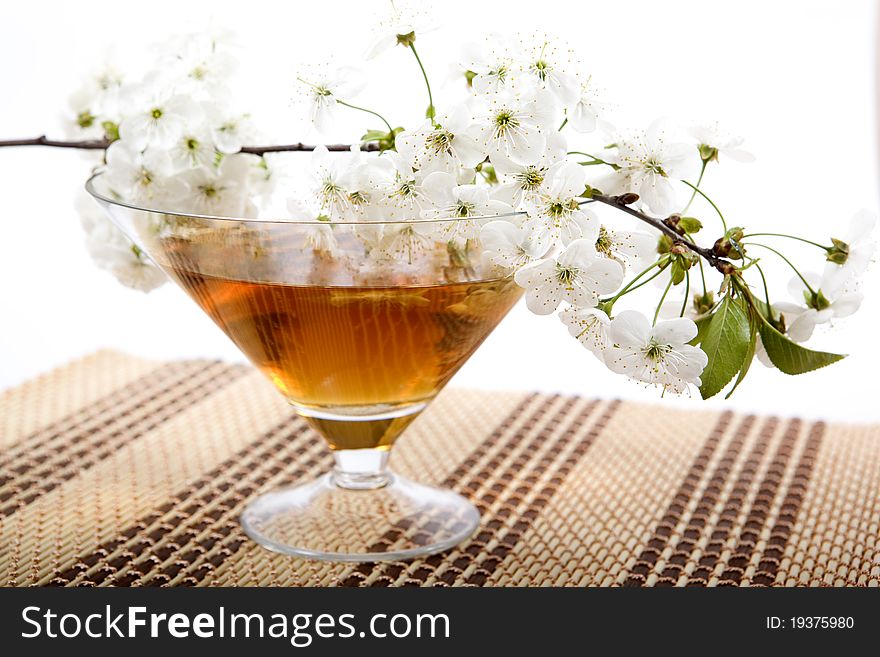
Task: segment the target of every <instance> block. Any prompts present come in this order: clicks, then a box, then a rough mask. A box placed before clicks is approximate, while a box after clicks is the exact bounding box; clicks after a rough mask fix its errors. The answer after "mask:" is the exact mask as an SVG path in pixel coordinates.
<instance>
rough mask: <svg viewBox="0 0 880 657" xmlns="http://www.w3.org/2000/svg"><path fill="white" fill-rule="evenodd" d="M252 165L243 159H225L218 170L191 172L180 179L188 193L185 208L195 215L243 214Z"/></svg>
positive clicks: (197, 169) (199, 169)
mask: <svg viewBox="0 0 880 657" xmlns="http://www.w3.org/2000/svg"><path fill="white" fill-rule="evenodd" d="M250 166H251V163H250V161H249V158H248V157H247V156H244V155H226V156H225V157H224V158H223V159H222V160H221V161H220V164H219V165H218V166H203V167H198V168H196V169H190V170H189V171H187V172H186V173H184V174H181V178H182V179H183V181H184V182H186V184H187V187H188V189H189V193H188V194H187V197H186V200H185V201H183V202H182V207H184V208H185V209H186V211H188V212H193V213H195V214H207V215H221V216H228V217H239V216H242V215H243V213H244V208H245V204H246V202H247V200H248V196H247V191H248V188H247V180H248V176H249V174H250Z"/></svg>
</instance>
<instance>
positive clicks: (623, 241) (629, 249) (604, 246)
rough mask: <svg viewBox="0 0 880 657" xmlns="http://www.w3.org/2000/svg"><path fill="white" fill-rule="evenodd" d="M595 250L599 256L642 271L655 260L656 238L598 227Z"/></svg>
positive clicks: (635, 232)
mask: <svg viewBox="0 0 880 657" xmlns="http://www.w3.org/2000/svg"><path fill="white" fill-rule="evenodd" d="M596 250H597V251H598V252H599V254H600V255H603V256H605V257H606V258H611V259H612V260H617V261H618V262H620V263H621V264H623V265H629V266H631V267H633V268H635V269H637V270H639V269H644V268H645V267H647V266H648V265H650V264H651V263H652V262H653V261H654V260H656V259H657V257H658V256H657V237H656V236H655V235H649V234H648V233H640V232H637V231H628V230H613V229H610V228H607V227H606V226H599V234H598V236H597V238H596Z"/></svg>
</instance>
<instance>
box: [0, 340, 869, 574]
mask: <svg viewBox="0 0 880 657" xmlns="http://www.w3.org/2000/svg"><path fill="white" fill-rule="evenodd" d="M392 463H393V465H394V467H395V469H396V470H397V471H399V472H400V473H401V474H403V475H404V476H408V477H411V478H413V479H417V480H419V481H422V482H426V483H438V484H442V485H444V486H447V487H451V488H454V489H455V490H457V491H459V492H461V493H462V494H464V495H466V496H467V497H469V498H470V499H471V500H473V501H474V502H475V503H476V504H477V506H478V507H479V508H480V510H481V513H482V515H483V521H482V525H481V527H480V529H479V530H478V532H477V534H476V535H475V536H474V538H473V539H471V540H470V541H469V542H467V543H465V544H463V545H461V546H460V547H459V548H458V549H455V550H453V551H451V552H449V553H446V554H443V555H436V556H433V557H430V558H427V559H424V560H420V561H414V562H399V563H390V564H361V565H337V564H328V563H322V562H314V561H307V560H302V559H295V558H290V557H284V556H281V555H277V554H273V553H270V552H268V551H266V550H264V549H262V548H260V547H259V546H257V545H256V544H254V543H252V542H251V541H250V540H249V539H248V538H247V537H246V536H245V535H244V534H243V533H242V531H241V529H240V528H239V526H238V521H237V517H238V514H239V512H240V511H241V508H242V506H243V504H244V503H245V501H246V500H248V499H249V498H251V497H253V496H254V495H256V494H258V493H260V492H262V491H265V490H268V489H271V488H275V487H277V486H279V485H283V484H286V483H292V482H296V481H300V480H303V479H310V478H313V477H315V476H317V475H318V474H319V473H321V472H323V471H326V470H327V469H328V467H329V466H330V456H329V455H328V453H327V451H326V450H325V448H324V445H323V443H322V442H321V440H320V439H319V438H318V437H317V436H316V435H315V434H314V433H312V432H311V430H310V429H308V428H307V426H306V425H305V423H304V422H303V421H302V420H301V419H299V418H297V417H296V416H295V415H294V414H293V413H292V412H291V410H290V408H289V407H288V406H287V405H286V404H285V403H284V401H283V400H282V399H281V397H280V396H279V395H278V394H277V393H276V392H275V391H274V390H273V389H272V388H271V386H270V385H269V384H268V383H266V382H265V381H264V380H263V379H262V377H261V375H260V374H258V373H257V372H256V371H254V370H252V369H251V368H248V367H246V366H243V365H228V364H223V363H219V362H208V361H183V362H169V363H161V362H150V361H145V360H142V359H138V358H133V357H129V356H125V355H121V354H118V353H113V352H101V353H98V354H95V355H93V356H90V357H88V358H85V359H83V360H80V361H77V362H74V363H72V364H70V365H68V366H66V367H63V368H61V369H58V370H55V371H53V372H51V373H49V374H47V375H45V376H42V377H40V378H39V379H37V380H34V381H32V382H30V383H27V384H25V385H23V386H21V387H18V388H15V389H12V390H9V391H7V392H5V393H3V394H2V395H0V584H3V585H11V586H29V585H65V586H80V585H82V586H92V585H97V586H144V585H146V586H155V585H201V586H206V585H207V586H291V585H319V586H339V585H341V586H389V585H429V586H430V585H448V586H459V585H476V586H484V585H485V586H500V585H516V586H525V585H528V586H584V585H603V586H606V585H611V586H614V585H623V586H630V585H635V586H642V585H679V586H682V585H697V586H703V585H710V586H712V585H752V586H754V585H836V586H842V585H866V586H877V585H878V583H880V501H878V494H880V427H877V426H850V425H842V424H841V425H838V424H824V423H821V422H808V421H803V420H800V419H780V418H774V417H756V416H752V415H748V416H743V415H736V414H732V413H730V412H722V413H719V412H714V411H696V412H694V411H682V410H680V409H672V408H664V407H663V406H651V407H648V406H642V405H637V404H633V403H629V402H618V401H606V400H590V399H583V398H579V397H564V396H554V395H537V394H527V393H487V392H473V391H465V390H454V389H451V390H448V391H446V392H444V393H443V394H442V395H441V396H440V397H439V398H438V399H437V401H436V402H435V403H434V405H433V406H432V407H431V408H429V410H428V411H426V412H425V413H424V414H423V416H422V417H420V418H419V419H418V420H417V421H416V422H415V423H414V424H413V425H412V427H411V428H410V429H409V430H408V432H407V434H406V435H405V437H404V438H403V439H402V440H401V441H400V443H399V445H398V446H397V448H396V449H395V453H394V456H393V459H392Z"/></svg>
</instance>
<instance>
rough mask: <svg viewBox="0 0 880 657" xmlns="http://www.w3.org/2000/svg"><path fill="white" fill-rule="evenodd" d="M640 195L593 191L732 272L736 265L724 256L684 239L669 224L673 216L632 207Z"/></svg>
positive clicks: (597, 198)
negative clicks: (608, 193) (659, 215)
mask: <svg viewBox="0 0 880 657" xmlns="http://www.w3.org/2000/svg"><path fill="white" fill-rule="evenodd" d="M638 198H639V197H638V195H636V194H620V195H619V196H606V195H605V194H597V193H593V195H592V199H593V200H594V201H598V202H599V203H604V204H605V205H610V206H611V207H613V208H617V209H618V210H620V211H621V212H626V213H627V214H629V215H632V216H633V217H636V218H637V219H640V220H641V221H644V222H645V223H646V224H648V225H650V226H651V227H653V228H655V229H656V230H659V231H660V232H661V233H663V234H664V235H666V236H667V237H669V238H671V239H672V241H673V242H675V243H676V244H682V245H684V246H685V247H686V248H688V249H690V250H691V251H693V252H694V253H696V254H697V255H698V256H700V257H701V258H704V259H705V260H706V261H707V262H708V263H709V264H710V265H711V266H712V267H714V268H715V269H717V270H718V271H720V272H721V273H722V274H724V275H728V274H732V273H733V272H734V271H735V269H736V266H735V265H734V264H733V263H732V262H730V261H729V260H726V259H724V258H721V257H719V256H718V255H716V254H715V253H714V252H713V251H712V249H707V248H704V247H702V246H699V245H698V244H695V243H693V242H691V241H690V240H686V239H684V237H683V236H682V235H681V234H680V233H678V232H677V231H675V230H674V229H673V228H671V227H670V226H669V225H667V223H666V221H668V220H670V219H671V217H669V218H667V219H666V220H664V219H658V218H657V217H652V216H650V215H648V214H645V213H644V212H641V211H639V210H636V209H635V208H633V207H630V205H631V204H632V203H635V202H636V201H637V200H638Z"/></svg>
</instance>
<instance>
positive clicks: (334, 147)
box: [0, 135, 379, 155]
mask: <svg viewBox="0 0 880 657" xmlns="http://www.w3.org/2000/svg"><path fill="white" fill-rule="evenodd" d="M12 146H51V147H53V148H77V149H80V150H93V151H102V150H106V149H107V148H108V147H109V146H110V141H109V140H107V139H84V140H80V141H65V140H60V139H49V138H48V137H46V135H40V136H39V137H33V138H31V139H7V140H0V148H3V147H12ZM315 148H316V145H315V144H304V143H302V142H298V143H296V144H281V145H277V146H245V147H243V148H242V149H241V152H242V153H251V154H253V155H265V154H266V153H285V152H308V151H313V150H315ZM361 149H362V150H365V151H375V150H378V149H379V146H378V145H377V144H375V143H373V142H370V143H367V144H363V145H362V146H361ZM327 150H328V151H333V152H337V153H342V152H346V151H348V150H351V145H350V144H327Z"/></svg>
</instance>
